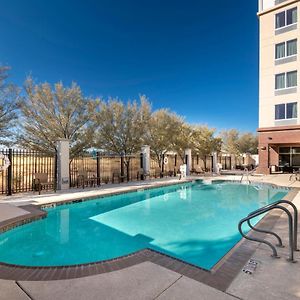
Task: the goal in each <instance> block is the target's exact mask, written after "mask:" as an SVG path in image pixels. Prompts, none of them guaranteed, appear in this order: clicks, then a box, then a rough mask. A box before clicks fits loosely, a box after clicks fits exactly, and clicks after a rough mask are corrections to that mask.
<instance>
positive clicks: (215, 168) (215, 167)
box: [212, 152, 219, 174]
mask: <svg viewBox="0 0 300 300" xmlns="http://www.w3.org/2000/svg"><path fill="white" fill-rule="evenodd" d="M212 157H213V173H216V174H219V167H218V153H217V152H213V154H212Z"/></svg>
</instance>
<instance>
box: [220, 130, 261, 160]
mask: <svg viewBox="0 0 300 300" xmlns="http://www.w3.org/2000/svg"><path fill="white" fill-rule="evenodd" d="M221 138H222V140H223V150H224V151H226V152H227V153H230V154H235V155H239V154H243V153H251V154H256V153H257V147H258V139H257V136H256V135H254V134H253V133H251V132H246V133H242V132H239V131H238V130H237V129H230V130H227V131H222V132H221Z"/></svg>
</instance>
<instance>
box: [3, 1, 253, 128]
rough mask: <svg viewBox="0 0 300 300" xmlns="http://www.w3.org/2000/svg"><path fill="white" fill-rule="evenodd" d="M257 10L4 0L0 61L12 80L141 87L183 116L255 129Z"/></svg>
mask: <svg viewBox="0 0 300 300" xmlns="http://www.w3.org/2000/svg"><path fill="white" fill-rule="evenodd" d="M256 12H257V1H256V0H251V1H241V0H230V1H224V0H215V1H213V0H210V1H202V0H195V1H191V0H187V1H182V0H151V1H149V0H147V1H146V0H84V1H83V0H72V1H71V0H64V1H61V0H51V1H50V0H48V1H46V0H26V1H25V0H24V1H23V0H0V39H1V40H0V63H2V64H7V65H10V66H11V67H12V70H11V79H12V81H13V82H15V83H17V84H18V85H22V84H23V82H24V79H25V77H26V76H27V75H29V74H31V75H32V76H33V77H34V78H35V79H36V80H37V81H39V82H44V81H48V82H50V83H54V82H56V81H60V80H61V81H63V83H64V84H67V85H68V84H70V83H71V82H72V81H76V82H77V83H78V84H79V85H80V86H81V88H82V90H83V92H84V93H85V94H86V95H91V96H102V97H104V98H107V97H109V96H112V97H115V96H117V97H119V98H122V99H124V100H127V99H128V98H130V99H133V98H137V97H138V95H139V94H146V95H147V96H148V97H149V98H150V101H151V102H152V104H153V107H154V108H155V109H156V108H161V107H168V108H170V109H171V110H173V111H175V112H177V113H178V114H181V115H184V116H185V117H186V120H187V121H188V122H192V123H200V124H208V125H209V126H213V127H216V128H218V129H224V128H232V127H235V128H238V129H240V130H244V131H247V130H248V131H255V130H256V128H257V122H258V121H257V119H258V117H257V114H258V20H257V17H256Z"/></svg>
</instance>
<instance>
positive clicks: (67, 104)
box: [18, 78, 97, 158]
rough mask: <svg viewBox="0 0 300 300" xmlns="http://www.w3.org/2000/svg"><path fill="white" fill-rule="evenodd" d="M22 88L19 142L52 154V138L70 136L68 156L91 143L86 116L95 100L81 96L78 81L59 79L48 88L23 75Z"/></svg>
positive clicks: (92, 110) (73, 155) (88, 122)
mask: <svg viewBox="0 0 300 300" xmlns="http://www.w3.org/2000/svg"><path fill="white" fill-rule="evenodd" d="M25 92H26V95H25V97H24V98H23V99H22V101H20V110H21V133H20V134H19V136H18V142H19V144H20V145H22V146H24V147H26V148H30V149H34V150H38V151H43V152H45V153H49V154H53V153H54V152H55V151H56V141H57V140H58V139H61V138H65V139H68V140H70V157H71V158H72V157H75V156H77V155H79V154H81V153H82V152H84V151H85V150H86V149H88V148H90V147H91V145H92V133H93V128H92V127H91V122H90V118H91V113H92V112H94V110H95V107H96V102H97V101H95V100H93V99H91V98H86V97H84V96H83V94H82V92H81V89H80V87H79V86H78V85H76V84H75V83H72V85H71V86H70V87H64V86H63V84H62V83H61V82H60V83H56V84H55V85H54V87H53V88H52V86H51V85H50V84H49V83H43V84H35V83H34V82H33V80H32V79H31V78H27V80H26V82H25Z"/></svg>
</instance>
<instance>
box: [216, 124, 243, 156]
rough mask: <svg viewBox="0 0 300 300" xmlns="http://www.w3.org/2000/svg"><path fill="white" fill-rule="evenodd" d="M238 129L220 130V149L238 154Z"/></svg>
mask: <svg viewBox="0 0 300 300" xmlns="http://www.w3.org/2000/svg"><path fill="white" fill-rule="evenodd" d="M239 135H240V134H239V131H238V130H236V129H230V130H224V131H222V132H221V135H220V137H221V139H222V141H223V145H222V150H223V151H225V152H227V153H229V154H234V155H239V154H240V151H239V145H238V142H239Z"/></svg>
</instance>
